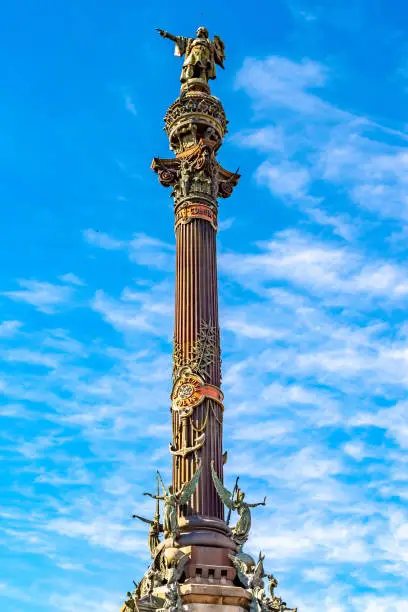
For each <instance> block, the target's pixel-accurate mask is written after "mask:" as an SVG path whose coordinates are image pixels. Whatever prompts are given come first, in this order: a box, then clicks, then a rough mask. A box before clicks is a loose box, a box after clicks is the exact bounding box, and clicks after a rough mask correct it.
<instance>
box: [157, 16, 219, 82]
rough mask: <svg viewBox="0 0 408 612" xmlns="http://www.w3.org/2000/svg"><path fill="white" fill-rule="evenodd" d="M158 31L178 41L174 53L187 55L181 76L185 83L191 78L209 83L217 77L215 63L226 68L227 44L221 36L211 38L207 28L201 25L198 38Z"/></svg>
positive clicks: (164, 36)
mask: <svg viewBox="0 0 408 612" xmlns="http://www.w3.org/2000/svg"><path fill="white" fill-rule="evenodd" d="M157 31H158V32H159V34H160V36H163V38H169V39H170V40H172V41H173V42H174V43H176V48H175V51H174V55H178V56H182V55H184V56H185V57H184V63H183V68H182V71H181V77H180V81H181V82H182V83H183V84H184V83H188V81H190V80H191V79H199V80H201V81H204V82H205V83H208V81H209V80H210V79H215V76H216V74H215V64H218V66H221V68H224V60H225V45H224V43H223V42H222V40H221V39H220V37H219V36H214V40H211V39H210V38H209V35H208V30H207V28H204V27H202V26H201V27H199V28H198V30H197V36H196V38H186V37H185V36H173V34H169V32H166V31H165V30H160V29H157Z"/></svg>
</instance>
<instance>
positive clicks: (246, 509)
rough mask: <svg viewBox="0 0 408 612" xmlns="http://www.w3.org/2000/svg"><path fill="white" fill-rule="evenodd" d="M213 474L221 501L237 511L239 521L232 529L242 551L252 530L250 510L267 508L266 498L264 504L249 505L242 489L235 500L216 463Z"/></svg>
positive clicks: (238, 491)
mask: <svg viewBox="0 0 408 612" xmlns="http://www.w3.org/2000/svg"><path fill="white" fill-rule="evenodd" d="M211 473H212V478H213V482H214V486H215V488H216V489H217V493H218V495H219V496H220V499H221V501H222V502H223V503H224V504H225V505H226V506H227V508H230V509H231V510H236V511H237V512H238V515H239V519H238V522H237V524H236V525H235V527H233V529H232V533H233V539H234V541H235V542H236V544H238V546H240V549H241V550H242V547H243V545H244V544H245V542H246V541H247V539H248V535H249V531H250V529H251V510H250V508H256V507H257V506H265V504H266V497H265V498H264V500H263V501H262V502H258V503H257V504H248V503H247V502H246V501H244V499H245V493H244V492H243V491H241V490H240V489H238V490H237V492H236V498H235V499H234V496H233V494H232V493H231V492H230V491H228V489H226V488H225V487H224V485H223V484H222V482H221V480H220V478H218V474H217V472H216V471H215V468H214V461H212V462H211Z"/></svg>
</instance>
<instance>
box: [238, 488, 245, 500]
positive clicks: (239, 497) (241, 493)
mask: <svg viewBox="0 0 408 612" xmlns="http://www.w3.org/2000/svg"><path fill="white" fill-rule="evenodd" d="M244 499H245V493H244V492H243V491H238V495H237V501H238V502H242V501H244Z"/></svg>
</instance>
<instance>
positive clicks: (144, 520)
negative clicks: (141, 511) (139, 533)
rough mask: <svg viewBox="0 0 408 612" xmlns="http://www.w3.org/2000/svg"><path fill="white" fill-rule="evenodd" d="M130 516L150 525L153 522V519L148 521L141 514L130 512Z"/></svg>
mask: <svg viewBox="0 0 408 612" xmlns="http://www.w3.org/2000/svg"><path fill="white" fill-rule="evenodd" d="M132 518H137V519H139V521H143V522H144V523H147V524H148V525H151V524H152V523H153V521H150V520H149V519H145V518H143V516H139V515H138V514H132Z"/></svg>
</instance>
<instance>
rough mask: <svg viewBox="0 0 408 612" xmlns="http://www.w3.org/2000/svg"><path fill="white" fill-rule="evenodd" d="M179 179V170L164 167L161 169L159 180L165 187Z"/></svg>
mask: <svg viewBox="0 0 408 612" xmlns="http://www.w3.org/2000/svg"><path fill="white" fill-rule="evenodd" d="M176 180H177V172H175V171H174V170H167V169H163V170H160V171H159V181H160V183H161V185H163V186H164V187H170V186H171V185H174V183H175V182H176Z"/></svg>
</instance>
